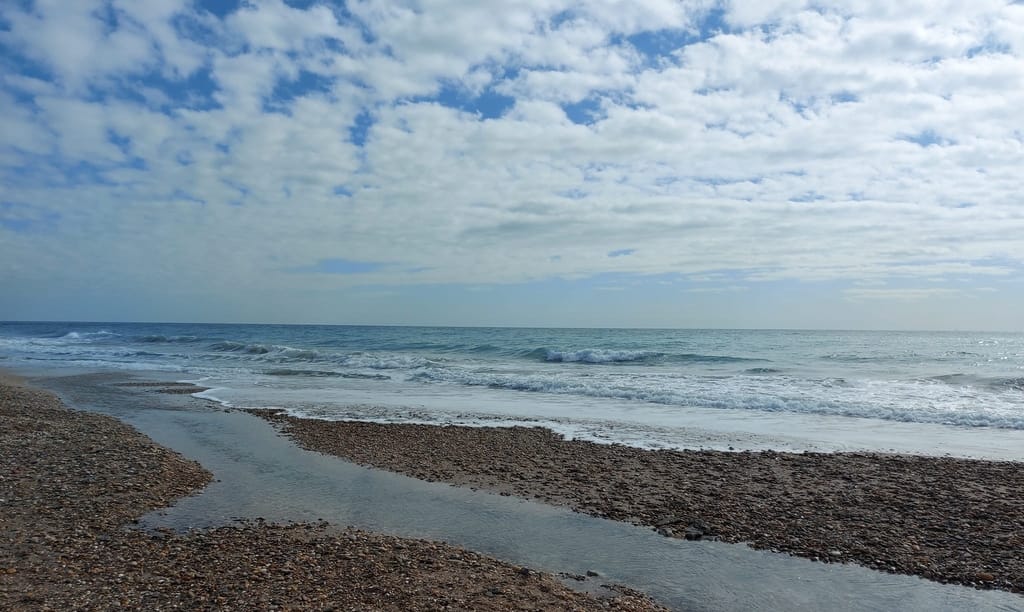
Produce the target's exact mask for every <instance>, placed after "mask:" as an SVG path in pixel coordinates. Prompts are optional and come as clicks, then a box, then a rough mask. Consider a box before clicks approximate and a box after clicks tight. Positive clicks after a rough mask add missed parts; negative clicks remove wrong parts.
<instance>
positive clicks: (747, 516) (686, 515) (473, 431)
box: [248, 410, 1024, 593]
mask: <svg viewBox="0 0 1024 612" xmlns="http://www.w3.org/2000/svg"><path fill="white" fill-rule="evenodd" d="M248 412H250V413H252V414H255V415H257V416H260V417H261V418H264V419H266V420H268V421H270V422H271V423H273V424H275V426H276V427H277V428H278V429H279V431H281V432H282V433H283V434H284V435H287V436H289V437H290V438H291V439H293V440H294V441H295V442H296V443H298V444H299V445H300V446H302V447H304V448H307V449H309V450H314V451H319V452H321V453H325V454H330V455H336V456H339V457H342V458H345V459H348V460H350V461H353V462H355V463H358V464H361V465H366V466H371V467H376V468H382V469H386V470H390V471H394V472H399V473H402V474H405V475H408V476H412V477H414V478H419V479H421V480H427V481H440V482H446V483H449V484H453V485H457V486H465V487H470V488H474V489H481V490H486V491H490V492H494V493H498V494H501V495H509V496H515V497H521V498H528V499H535V500H538V501H541V502H543V503H547V504H552V505H557V506H564V507H569V508H571V509H573V510H575V511H577V512H582V513H585V514H590V515H594V516H599V517H602V518H609V519H613V520H619V521H625V522H630V523H634V524H637V525H643V526H648V527H652V528H655V529H657V530H658V531H659V532H661V533H662V534H663V535H666V536H670V537H677V538H687V539H702V538H713V539H720V540H723V541H726V542H735V543H746V544H748V545H750V546H752V547H753V548H759V549H767V550H773V551H781V552H787V553H789V554H792V555H796V556H801V557H807V558H810V559H813V560H816V561H822V562H826V563H834V562H844V563H857V564H860V565H864V566H866V567H869V568H871V569H876V570H879V571H886V572H891V573H900V574H909V575H916V576H920V577H923V578H926V579H929V580H933V581H936V582H942V583H954V584H963V585H969V586H974V587H977V588H983V589H999V590H1006V591H1011V592H1016V593H1024V554H1022V553H1021V552H1020V551H1021V549H1022V548H1024V529H1021V526H1020V522H1019V521H1020V514H1019V513H1020V508H1022V507H1024V470H1022V469H1021V464H1020V463H1016V462H997V461H985V460H975V459H956V458H948V457H925V456H916V455H895V454H881V453H832V454H821V453H803V454H793V453H779V452H772V451H764V452H724V451H667V450H654V451H652V450H642V449H638V448H634V447H628V446H622V445H614V444H611V445H609V444H596V443H593V442H585V441H567V440H565V439H563V438H562V437H561V436H559V435H558V434H556V433H554V432H552V431H550V430H547V429H543V428H539V427H538V428H523V427H512V428H495V427H461V426H438V425H413V424H380V423H371V422H361V421H323V420H315V419H301V418H297V417H291V416H288V415H286V414H285V413H284V412H283V411H279V410H248Z"/></svg>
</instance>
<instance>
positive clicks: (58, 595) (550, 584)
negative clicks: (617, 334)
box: [0, 380, 664, 610]
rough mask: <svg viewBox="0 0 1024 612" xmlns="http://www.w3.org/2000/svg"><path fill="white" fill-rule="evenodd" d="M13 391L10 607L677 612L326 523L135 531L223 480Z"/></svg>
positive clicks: (4, 586) (2, 582)
mask: <svg viewBox="0 0 1024 612" xmlns="http://www.w3.org/2000/svg"><path fill="white" fill-rule="evenodd" d="M9 382H10V381H7V382H4V381H2V380H0V423H2V424H3V426H2V428H0V532H2V533H3V534H4V538H3V540H2V541H0V609H4V610H69V609H73V610H84V609H88V610H113V609H126V608H128V609H144V610H182V609H185V610H202V609H242V610H300V609H301V610H605V609H617V610H662V609H664V608H661V607H659V606H657V605H656V604H654V603H653V602H652V601H650V600H649V599H648V598H646V597H645V596H643V595H642V594H639V593H636V592H633V591H630V590H628V589H624V588H621V587H609V589H608V591H607V595H606V596H604V597H596V596H592V595H588V594H585V593H580V592H577V591H573V590H570V589H569V588H567V587H566V586H565V585H564V584H562V582H560V581H559V580H558V579H557V578H556V577H554V576H551V575H549V574H544V573H541V572H537V571H534V570H531V569H530V568H524V567H517V566H514V565H510V564H507V563H503V562H500V561H496V560H494V559H490V558H488V557H484V556H482V555H479V554H476V553H473V552H469V551H466V550H463V549H460V548H457V547H453V546H448V545H445V544H440V543H436V542H428V541H422V540H409V539H401V538H396V537H390V536H384V535H378V534H371V533H365V532H360V531H356V530H351V529H338V528H336V527H333V526H330V525H327V524H326V523H320V524H294V525H270V524H265V523H263V522H260V521H252V522H246V523H240V524H238V525H236V526H230V527H221V528H217V529H211V530H203V531H192V532H189V533H185V534H177V533H173V532H169V531H158V532H145V531H142V530H139V529H137V528H133V527H132V526H131V525H132V521H134V520H136V519H137V518H138V517H140V516H142V515H143V514H145V513H147V512H149V511H151V510H153V509H156V508H160V507H164V506H167V505H168V504H170V503H173V501H174V500H175V499H178V498H180V497H181V496H185V495H189V494H192V493H195V492H197V491H199V490H201V488H202V487H203V486H204V485H205V484H206V483H207V482H208V481H209V480H210V474H209V473H208V472H206V471H205V470H204V469H203V468H202V467H201V466H200V465H198V464H197V463H195V462H193V461H189V460H187V459H185V458H183V457H181V456H180V455H178V454H176V453H174V452H172V451H169V450H167V449H164V448H162V447H160V446H158V445H156V444H155V443H153V442H152V441H151V440H149V439H148V438H146V437H145V436H143V435H141V434H140V433H138V432H137V431H135V430H134V429H132V428H130V427H128V426H126V425H124V424H123V423H121V422H119V421H117V420H116V419H113V418H110V417H106V416H102V415H95V414H90V413H86V412H79V411H72V410H69V409H67V408H66V407H64V406H63V405H62V404H61V403H60V401H59V400H58V399H57V398H55V397H54V396H52V395H50V394H47V393H44V392H40V391H35V390H31V389H27V388H24V387H19V386H15V385H12V384H9ZM155 386H158V387H160V389H172V388H174V387H175V386H174V385H170V386H167V385H155Z"/></svg>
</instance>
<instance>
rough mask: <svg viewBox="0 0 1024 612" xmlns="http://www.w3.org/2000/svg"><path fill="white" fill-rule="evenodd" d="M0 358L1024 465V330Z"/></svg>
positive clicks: (756, 446)
mask: <svg viewBox="0 0 1024 612" xmlns="http://www.w3.org/2000/svg"><path fill="white" fill-rule="evenodd" d="M0 367H2V368H5V369H10V370H14V371H16V372H23V373H27V374H46V375H49V376H53V375H61V374H62V373H66V374H73V373H82V372H121V373H124V375H125V376H126V379H127V378H129V377H131V378H132V379H141V380H149V379H152V380H175V381H188V382H194V383H196V384H198V385H201V386H203V387H208V390H207V391H204V392H202V393H198V394H197V395H198V396H199V397H201V398H203V399H206V400H210V401H211V402H215V403H216V404H219V405H220V406H223V407H225V408H278V409H282V410H285V411H287V412H288V413H289V414H292V415H295V416H300V417H306V418H313V419H324V420H362V421H375V422H384V423H428V424H437V425H466V426H499V427H508V426H526V427H534V426H541V427H547V428H550V429H552V430H554V431H556V432H559V433H561V434H563V435H565V436H566V437H568V438H573V439H583V440H590V441H594V442H600V443H618V444H626V445H631V446H638V447H641V448H649V449H662V448H672V449H682V448H707V449H719V450H734V451H744V450H766V449H773V450H779V451H789V452H806V451H816V452H836V451H851V452H852V451H876V452H877V451H881V452H909V453H919V454H929V455H953V456H965V457H979V458H989V459H1007V460H1018V461H1019V460H1024V334H1021V333H991V332H984V333H972V332H894V331H797V330H705V329H527V328H483V327H471V328H457V327H399V326H395V327H388V326H380V327H377V326H320V325H229V324H180V323H174V324H170V323H74V322H61V323H20V322H4V323H0Z"/></svg>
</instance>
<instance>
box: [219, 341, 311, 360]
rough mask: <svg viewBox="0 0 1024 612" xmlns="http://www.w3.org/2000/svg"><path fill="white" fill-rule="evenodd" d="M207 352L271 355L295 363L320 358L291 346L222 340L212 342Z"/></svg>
mask: <svg viewBox="0 0 1024 612" xmlns="http://www.w3.org/2000/svg"><path fill="white" fill-rule="evenodd" d="M207 348H209V350H211V351H214V352H217V353H242V354H246V355H273V356H277V357H283V358H286V359H292V360H295V361H317V360H319V359H321V358H322V355H321V354H320V352H319V351H315V350H312V349H300V348H294V347H291V346H281V345H277V344H258V343H252V344H244V343H242V342H232V341H231V340H223V341H221V342H214V343H213V344H211V345H210V346H209V347H207Z"/></svg>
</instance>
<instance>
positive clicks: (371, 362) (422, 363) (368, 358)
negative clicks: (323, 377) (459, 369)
mask: <svg viewBox="0 0 1024 612" xmlns="http://www.w3.org/2000/svg"><path fill="white" fill-rule="evenodd" d="M337 362H338V363H339V364H340V365H343V366H346V367H350V368H366V369H370V370H415V369H418V368H427V367H433V366H437V365H439V364H440V363H441V362H440V360H436V359H427V358H426V357H419V356H416V355H401V354H397V355H393V354H384V355H371V354H367V353H353V354H351V355H345V356H343V357H341V358H340V359H338V361H337Z"/></svg>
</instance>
